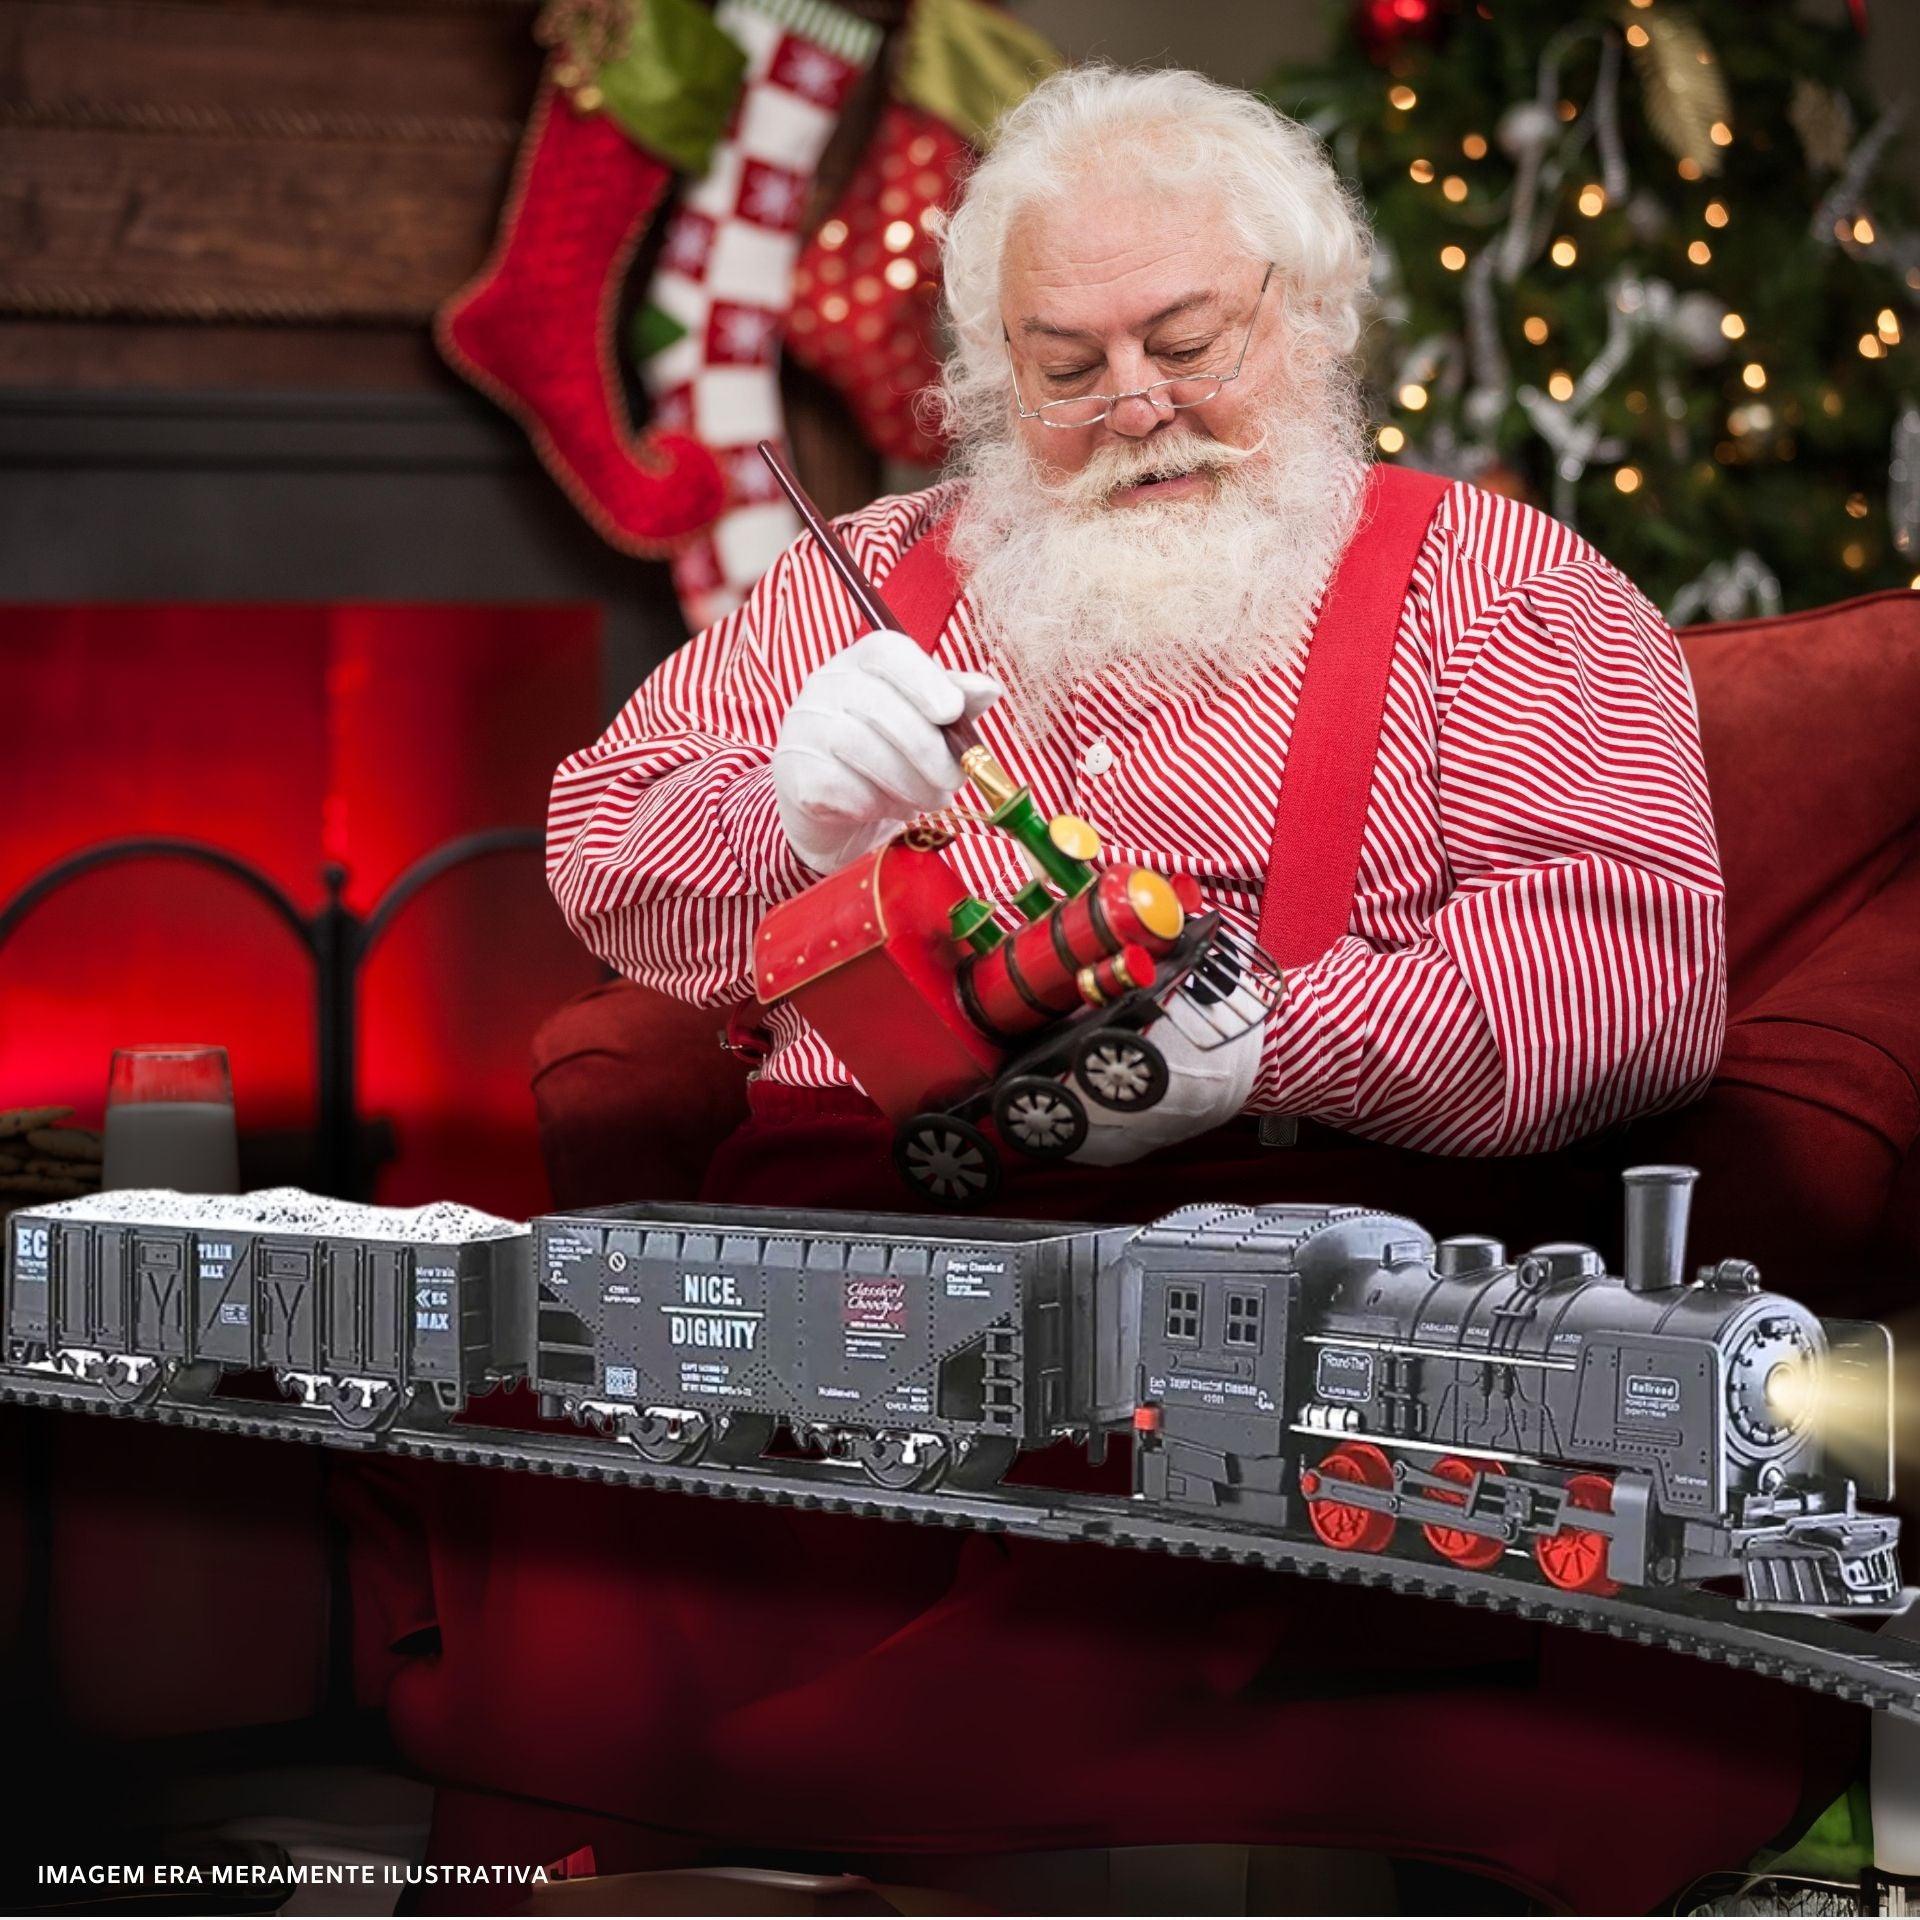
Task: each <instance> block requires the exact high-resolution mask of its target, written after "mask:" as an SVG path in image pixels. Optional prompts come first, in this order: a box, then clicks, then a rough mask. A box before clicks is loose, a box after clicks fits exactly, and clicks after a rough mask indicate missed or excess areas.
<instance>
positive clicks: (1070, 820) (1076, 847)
mask: <svg viewBox="0 0 1920 1920" xmlns="http://www.w3.org/2000/svg"><path fill="white" fill-rule="evenodd" d="M1047 838H1048V839H1049V840H1051V841H1052V842H1053V844H1054V845H1055V846H1056V847H1058V848H1059V849H1060V851H1061V852H1062V853H1064V854H1065V855H1066V856H1067V858H1068V859H1069V860H1086V861H1089V862H1091V861H1095V860H1098V859H1099V858H1100V836H1099V835H1098V834H1097V833H1096V832H1094V830H1093V828H1092V826H1091V825H1090V824H1089V823H1088V822H1087V821H1085V820H1082V819H1081V818H1080V816H1079V815H1078V814H1077V813H1056V814H1055V815H1054V816H1053V818H1052V819H1051V820H1049V821H1048V822H1047Z"/></svg>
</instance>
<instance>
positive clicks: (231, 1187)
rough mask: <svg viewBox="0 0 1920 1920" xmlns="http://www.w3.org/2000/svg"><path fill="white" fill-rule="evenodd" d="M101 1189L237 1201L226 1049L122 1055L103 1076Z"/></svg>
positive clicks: (133, 1050)
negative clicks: (229, 1196)
mask: <svg viewBox="0 0 1920 1920" xmlns="http://www.w3.org/2000/svg"><path fill="white" fill-rule="evenodd" d="M105 1132H106V1140H105V1146H104V1155H105V1158H104V1162H103V1165H102V1167H101V1170H100V1184H101V1186H102V1188H112V1187H163V1188H171V1189H172V1190H173V1191H174V1192H176V1193H238V1192H239V1191H240V1149H239V1142H238V1139H237V1136H236V1134H235V1130H234V1122H233V1079H232V1076H231V1075H230V1074H229V1073H228V1071H227V1050H226V1048H225V1047H202V1046H177V1047H122V1048H120V1049H119V1050H118V1051H117V1052H116V1053H115V1054H114V1056H113V1065H112V1067H111V1068H110V1069H109V1070H108V1074H107V1124H106V1129H105Z"/></svg>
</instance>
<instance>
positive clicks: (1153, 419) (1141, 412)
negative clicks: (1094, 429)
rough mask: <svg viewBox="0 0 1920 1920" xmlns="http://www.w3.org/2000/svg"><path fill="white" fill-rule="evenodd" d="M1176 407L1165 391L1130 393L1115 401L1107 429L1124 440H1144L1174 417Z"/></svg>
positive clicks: (1108, 417) (1108, 418)
mask: <svg viewBox="0 0 1920 1920" xmlns="http://www.w3.org/2000/svg"><path fill="white" fill-rule="evenodd" d="M1173 415H1174V407H1173V402H1172V401H1170V400H1169V399H1168V398H1167V396H1166V395H1165V394H1164V393H1153V392H1145V393H1129V394H1127V395H1125V396H1124V397H1123V398H1121V399H1119V400H1117V401H1116V402H1115V403H1114V408H1113V411H1112V412H1111V413H1110V414H1108V415H1107V421H1106V424H1107V429H1108V431H1109V432H1112V433H1117V434H1118V435H1119V436H1120V437H1121V439H1123V440H1144V439H1146V438H1147V436H1148V435H1149V434H1153V433H1158V432H1159V431H1160V429H1161V428H1162V427H1164V426H1165V425H1166V424H1167V422H1168V421H1169V420H1171V419H1172V418H1173Z"/></svg>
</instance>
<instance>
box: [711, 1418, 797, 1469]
mask: <svg viewBox="0 0 1920 1920" xmlns="http://www.w3.org/2000/svg"><path fill="white" fill-rule="evenodd" d="M779 1426H780V1423H779V1421H778V1420H776V1419H775V1418H774V1417H773V1415H772V1414H770V1413H730V1414H725V1415H723V1416H722V1417H721V1421H720V1425H719V1428H718V1429H717V1430H716V1432H715V1433H714V1436H713V1439H712V1441H711V1443H710V1444H709V1445H708V1447H707V1453H706V1457H707V1458H708V1459H709V1460H711V1461H712V1462H713V1463H714V1465H716V1466H721V1467H744V1466H746V1465H748V1464H749V1463H750V1462H751V1461H754V1460H758V1459H759V1458H760V1456H761V1455H762V1454H763V1453H765V1452H766V1450H767V1449H768V1447H770V1446H771V1445H772V1444H773V1436H774V1434H775V1433H776V1432H777V1431H778V1430H779Z"/></svg>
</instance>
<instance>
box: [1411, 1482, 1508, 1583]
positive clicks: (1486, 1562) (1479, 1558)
mask: <svg viewBox="0 0 1920 1920" xmlns="http://www.w3.org/2000/svg"><path fill="white" fill-rule="evenodd" d="M1429 1471H1430V1472H1432V1473H1434V1474H1436V1475H1437V1476H1438V1477H1439V1478H1440V1479H1442V1480H1457V1481H1458V1482H1459V1483H1460V1486H1461V1489H1462V1491H1461V1492H1459V1493H1435V1494H1431V1495H1429V1498H1431V1499H1434V1500H1448V1501H1453V1502H1455V1503H1456V1504H1458V1505H1460V1506H1465V1505H1466V1503H1467V1496H1466V1492H1465V1489H1466V1488H1467V1487H1468V1486H1469V1485H1470V1484H1471V1483H1472V1480H1473V1476H1474V1475H1475V1474H1476V1473H1500V1474H1504V1473H1505V1472H1506V1468H1505V1467H1504V1466H1502V1465H1501V1464H1500V1462H1499V1461H1498V1460H1462V1459H1460V1458H1459V1457H1458V1455H1456V1454H1451V1453H1450V1454H1447V1455H1446V1456H1445V1457H1444V1458H1442V1459H1439V1460H1436V1461H1435V1462H1434V1463H1433V1466H1432V1467H1431V1468H1430V1469H1429ZM1420 1531H1421V1532H1422V1533H1424V1534H1425V1535H1426V1536H1427V1545H1428V1546H1430V1547H1431V1548H1432V1549H1433V1550H1434V1552H1435V1553H1437V1554H1438V1555H1439V1556H1440V1557H1441V1559H1443V1560H1451V1561H1452V1562H1453V1564H1454V1565H1455V1566H1456V1567H1465V1568H1467V1569H1468V1570H1469V1571H1471V1572H1474V1573H1479V1572H1481V1571H1483V1570H1484V1569H1485V1568H1487V1567H1490V1566H1492V1565H1493V1564H1494V1563H1495V1561H1497V1560H1498V1559H1499V1558H1500V1556H1501V1555H1502V1554H1503V1553H1505V1552H1506V1550H1507V1549H1506V1543H1505V1542H1504V1541H1503V1540H1501V1539H1499V1538H1498V1537H1496V1536H1495V1535H1492V1534H1486V1533H1470V1532H1469V1531H1468V1530H1467V1529H1466V1528H1465V1527H1439V1526H1433V1525H1431V1524H1429V1525H1427V1526H1424V1527H1422V1528H1421V1529H1420Z"/></svg>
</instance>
